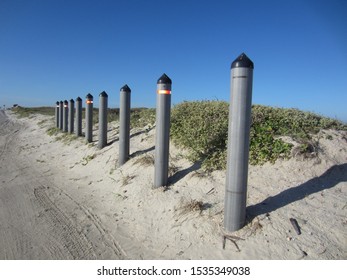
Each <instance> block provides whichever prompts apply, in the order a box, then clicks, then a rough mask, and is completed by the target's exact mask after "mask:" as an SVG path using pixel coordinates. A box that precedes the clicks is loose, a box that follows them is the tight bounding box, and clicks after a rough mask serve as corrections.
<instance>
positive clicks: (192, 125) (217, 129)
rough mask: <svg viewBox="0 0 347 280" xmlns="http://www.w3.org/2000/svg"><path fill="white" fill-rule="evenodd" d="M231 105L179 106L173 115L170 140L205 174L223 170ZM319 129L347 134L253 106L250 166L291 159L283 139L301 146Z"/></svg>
mask: <svg viewBox="0 0 347 280" xmlns="http://www.w3.org/2000/svg"><path fill="white" fill-rule="evenodd" d="M228 115H229V105H228V103H227V102H223V101H194V102H183V103H180V104H178V105H176V106H175V107H174V108H173V110H172V113H171V137H172V139H173V141H174V143H175V144H177V145H178V146H181V147H184V148H187V149H188V151H189V159H190V160H192V161H201V162H202V167H203V168H204V169H206V170H216V169H224V168H225V166H226V150H227V136H228ZM320 129H337V130H347V125H345V124H342V123H341V122H339V121H337V120H334V119H330V118H325V117H322V116H319V115H316V114H313V113H309V112H303V111H300V110H297V109H282V108H273V107H268V106H261V105H253V106H252V123H251V129H250V157H249V160H250V163H251V164H264V163H265V162H275V161H276V160H277V159H278V158H289V157H290V152H291V150H292V146H293V145H292V144H289V143H286V142H284V141H283V140H282V139H280V138H279V137H280V136H290V137H292V138H293V139H295V140H296V141H298V142H299V143H303V146H302V147H303V148H304V147H306V146H304V145H305V143H307V141H308V140H310V139H311V135H312V134H316V133H318V132H319V130H320Z"/></svg>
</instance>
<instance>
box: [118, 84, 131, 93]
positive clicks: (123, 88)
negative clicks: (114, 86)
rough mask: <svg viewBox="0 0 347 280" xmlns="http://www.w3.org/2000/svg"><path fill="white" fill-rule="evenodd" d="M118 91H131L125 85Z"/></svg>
mask: <svg viewBox="0 0 347 280" xmlns="http://www.w3.org/2000/svg"><path fill="white" fill-rule="evenodd" d="M120 91H125V92H131V89H130V87H128V85H127V84H125V86H123V87H121V89H120Z"/></svg>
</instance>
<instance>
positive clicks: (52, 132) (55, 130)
mask: <svg viewBox="0 0 347 280" xmlns="http://www.w3.org/2000/svg"><path fill="white" fill-rule="evenodd" d="M59 132H60V130H59V128H57V127H50V128H49V129H47V134H48V135H49V136H55V135H57V134H58V133H59Z"/></svg>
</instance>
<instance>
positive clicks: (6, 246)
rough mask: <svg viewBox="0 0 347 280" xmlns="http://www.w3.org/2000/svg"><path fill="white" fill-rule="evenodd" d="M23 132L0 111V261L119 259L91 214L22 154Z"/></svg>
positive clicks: (20, 125) (114, 246)
mask: <svg viewBox="0 0 347 280" xmlns="http://www.w3.org/2000/svg"><path fill="white" fill-rule="evenodd" d="M23 131H25V124H24V123H20V122H17V121H16V120H15V119H13V118H9V117H8V116H7V114H6V112H5V111H4V110H0V259H122V258H125V254H124V252H122V250H121V249H120V248H119V246H117V244H116V243H115V242H114V240H113V239H112V238H110V236H108V235H107V232H106V230H104V227H103V225H102V224H101V223H100V222H99V221H98V220H97V219H96V217H95V216H94V215H93V213H92V212H90V211H89V210H88V209H87V208H85V207H83V205H81V204H80V203H78V202H77V201H76V200H74V199H73V198H72V197H71V196H69V195H68V194H67V193H66V192H64V191H63V190H62V189H61V188H60V186H59V184H60V183H59V180H55V177H54V176H50V174H49V169H48V168H47V166H45V165H41V166H42V168H38V165H37V164H35V162H34V160H33V158H32V157H30V156H28V155H27V154H25V153H23V152H22V150H23V143H24V144H25V143H26V145H28V141H29V142H30V139H26V140H25V141H26V142H25V141H24V140H23V135H22V134H23ZM33 137H34V136H33ZM33 148H35V147H33ZM62 176H64V174H62ZM75 216H78V217H79V218H80V217H82V218H83V219H82V220H83V221H84V224H88V228H89V229H88V232H89V233H92V234H87V231H86V230H85V228H84V227H83V223H77V221H76V219H74V217H75ZM80 219H81V218H80ZM93 229H94V230H93Z"/></svg>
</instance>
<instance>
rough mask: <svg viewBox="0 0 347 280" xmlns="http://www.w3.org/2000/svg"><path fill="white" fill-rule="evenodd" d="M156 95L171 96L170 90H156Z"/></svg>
mask: <svg viewBox="0 0 347 280" xmlns="http://www.w3.org/2000/svg"><path fill="white" fill-rule="evenodd" d="M157 93H158V94H171V90H168V89H158V90H157Z"/></svg>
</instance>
